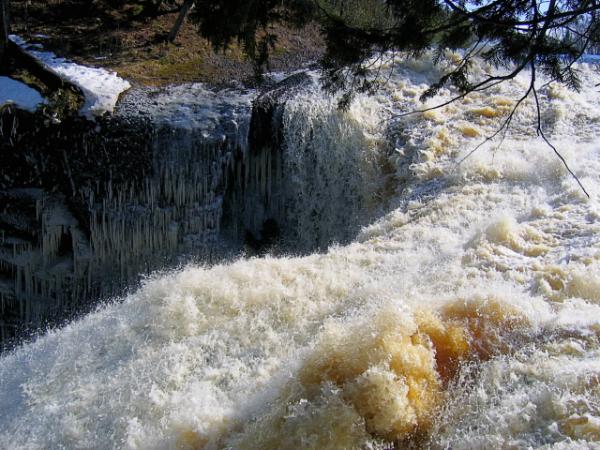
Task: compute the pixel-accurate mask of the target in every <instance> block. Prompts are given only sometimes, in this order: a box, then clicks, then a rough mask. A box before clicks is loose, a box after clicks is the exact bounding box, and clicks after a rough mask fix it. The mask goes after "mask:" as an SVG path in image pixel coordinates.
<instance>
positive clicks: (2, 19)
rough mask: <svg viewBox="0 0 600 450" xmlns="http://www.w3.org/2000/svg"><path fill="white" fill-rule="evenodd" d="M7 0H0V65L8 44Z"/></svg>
mask: <svg viewBox="0 0 600 450" xmlns="http://www.w3.org/2000/svg"><path fill="white" fill-rule="evenodd" d="M8 24H9V22H8V0H0V65H2V64H3V61H4V54H5V50H6V46H7V44H8V31H9V29H8Z"/></svg>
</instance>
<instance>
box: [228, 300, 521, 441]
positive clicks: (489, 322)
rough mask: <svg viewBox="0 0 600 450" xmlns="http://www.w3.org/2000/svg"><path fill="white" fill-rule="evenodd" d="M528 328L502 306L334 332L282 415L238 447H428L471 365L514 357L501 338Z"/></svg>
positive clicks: (263, 421)
mask: <svg viewBox="0 0 600 450" xmlns="http://www.w3.org/2000/svg"><path fill="white" fill-rule="evenodd" d="M525 324H526V320H525V319H524V317H523V316H522V315H520V314H519V312H518V311H517V310H516V309H514V308H513V307H511V306H508V305H506V304H505V303H503V302H502V301H501V300H498V299H495V298H474V299H469V300H463V299H461V300H457V301H455V302H451V303H449V304H448V305H447V306H446V307H445V308H444V309H443V310H441V311H433V310H428V309H421V310H418V311H416V312H415V313H414V314H410V313H407V312H405V313H401V312H399V311H397V310H392V309H390V310H385V309H384V310H383V311H380V312H379V313H377V314H376V315H375V316H373V317H370V318H368V319H362V320H359V321H357V322H356V323H354V324H353V325H352V326H351V327H349V328H348V327H346V326H344V325H343V324H340V323H333V324H329V325H328V326H327V327H326V329H325V330H324V332H323V334H322V336H321V339H320V340H319V342H318V344H317V345H316V347H315V348H314V349H313V351H312V352H311V353H310V354H309V355H308V357H307V358H306V360H305V361H304V363H303V364H302V366H301V368H300V370H299V372H298V375H297V377H296V378H294V379H293V380H292V381H291V382H290V383H288V385H286V386H285V387H284V388H283V390H282V392H281V394H280V397H279V398H278V399H277V400H276V401H275V402H273V406H274V409H273V410H272V411H270V412H269V413H267V414H265V415H263V416H261V417H259V418H258V419H257V420H256V421H253V422H251V423H250V424H249V425H247V426H246V428H245V429H244V430H243V431H242V432H240V433H238V434H237V435H235V436H234V437H233V442H234V445H232V446H231V447H232V448H253V447H254V448H265V449H267V448H273V449H275V448H307V449H308V448H314V449H317V448H319V449H339V448H348V449H351V448H356V449H359V448H365V445H366V443H369V445H370V446H375V447H377V446H379V445H382V446H384V445H385V443H388V444H389V443H390V442H394V443H401V442H408V441H409V440H411V441H412V442H420V441H423V439H425V438H426V437H427V435H428V432H429V430H430V428H431V427H432V424H433V423H434V421H435V417H436V412H437V411H438V410H439V409H440V407H441V406H442V405H443V403H444V399H445V395H446V392H445V391H446V388H447V386H448V383H449V381H450V380H451V379H453V378H454V377H455V376H456V374H457V373H458V371H459V368H460V364H461V362H463V361H466V360H470V359H473V358H476V359H481V358H484V359H485V358H489V357H491V356H492V355H493V354H494V353H497V352H499V351H502V350H505V348H504V347H503V346H502V345H501V341H500V340H499V338H498V336H499V335H500V334H502V333H504V332H510V331H514V330H515V329H516V327H518V326H523V325H525Z"/></svg>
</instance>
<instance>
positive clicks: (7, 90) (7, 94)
mask: <svg viewBox="0 0 600 450" xmlns="http://www.w3.org/2000/svg"><path fill="white" fill-rule="evenodd" d="M8 103H12V104H15V105H17V106H18V107H19V108H22V109H26V110H27V111H32V112H33V111H35V109H36V108H37V106H38V105H39V104H40V103H44V99H43V98H42V96H41V95H40V93H39V92H38V91H36V90H35V89H33V88H31V87H29V86H27V85H26V84H25V83H21V82H20V81H17V80H13V79H12V78H8V77H0V106H3V105H6V104H8Z"/></svg>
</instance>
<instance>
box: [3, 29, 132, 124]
mask: <svg viewBox="0 0 600 450" xmlns="http://www.w3.org/2000/svg"><path fill="white" fill-rule="evenodd" d="M10 39H11V40H12V41H13V42H15V43H17V44H18V45H20V46H21V47H22V48H24V49H25V50H27V51H28V52H29V53H30V54H31V55H33V56H35V57H36V58H37V59H38V60H40V61H41V62H42V63H43V64H44V65H46V66H47V67H49V68H51V69H52V70H54V71H55V72H56V73H58V74H59V75H61V76H62V77H64V78H65V79H66V80H68V81H70V82H71V83H73V84H75V85H76V86H78V87H79V88H80V89H81V90H82V91H83V93H84V95H85V104H84V105H83V107H82V108H81V111H80V113H81V114H82V115H84V116H85V117H87V118H88V119H93V118H94V117H95V116H101V115H102V114H104V113H106V112H112V111H113V109H114V107H115V105H116V103H117V100H118V99H119V95H120V94H121V93H122V92H124V91H126V90H127V89H129V88H130V87H131V85H130V84H129V82H128V81H126V80H124V79H122V78H120V77H119V76H118V75H117V74H116V72H109V71H107V70H105V69H100V68H95V67H87V66H82V65H79V64H76V63H74V62H70V61H68V60H66V59H64V58H59V57H57V56H56V55H55V54H54V53H52V52H46V51H39V50H35V48H39V45H32V44H28V43H27V42H25V41H24V40H23V39H21V38H20V37H19V36H15V35H11V36H10Z"/></svg>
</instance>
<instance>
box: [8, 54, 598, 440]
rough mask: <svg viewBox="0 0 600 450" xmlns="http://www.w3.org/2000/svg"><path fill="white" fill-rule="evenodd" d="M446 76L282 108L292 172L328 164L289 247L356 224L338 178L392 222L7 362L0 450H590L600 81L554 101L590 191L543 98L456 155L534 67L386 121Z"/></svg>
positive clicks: (310, 190)
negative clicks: (340, 222)
mask: <svg viewBox="0 0 600 450" xmlns="http://www.w3.org/2000/svg"><path fill="white" fill-rule="evenodd" d="M450 60H451V58H450ZM437 70H438V69H435V68H434V67H433V66H432V64H431V63H430V62H429V61H427V59H423V60H419V61H416V62H413V63H400V67H399V68H398V69H397V70H396V72H395V75H394V76H393V78H392V80H391V81H390V82H389V83H388V84H387V85H386V87H385V89H384V91H382V92H381V93H380V94H379V95H378V96H375V97H360V98H358V99H357V100H356V101H355V102H354V103H353V105H352V107H351V108H350V110H349V111H347V112H339V111H337V110H336V109H335V104H334V103H333V102H331V101H330V100H328V99H326V98H324V97H323V96H322V94H321V93H320V92H319V91H318V90H317V89H310V88H307V89H305V90H304V91H303V92H301V93H299V94H297V95H296V96H295V98H294V99H293V100H291V101H290V102H288V104H287V106H286V110H285V113H284V117H283V124H284V131H285V134H286V140H287V144H286V151H287V152H288V153H290V155H291V156H288V160H287V161H288V163H289V164H296V166H297V167H302V161H303V158H306V155H310V157H311V158H313V159H318V160H319V161H322V162H323V163H322V164H320V165H319V170H321V171H322V172H323V173H322V174H318V175H317V174H314V173H303V172H302V170H297V171H296V173H297V174H298V175H297V177H296V178H292V179H290V180H288V181H289V183H290V186H292V187H293V189H292V191H293V192H295V193H296V196H297V198H298V199H299V200H298V201H297V203H295V205H296V208H297V213H296V216H295V217H288V220H289V221H291V222H293V221H296V222H298V224H299V225H297V227H296V228H295V229H296V230H297V232H298V236H297V238H298V239H309V240H310V239H313V238H311V237H310V234H311V233H315V230H314V227H315V224H314V223H313V222H310V220H309V219H310V217H311V215H310V211H307V210H306V208H307V207H308V206H310V202H311V201H313V200H312V199H314V198H315V196H320V204H327V205H328V208H329V209H327V208H325V209H321V210H320V211H321V212H320V213H319V215H318V216H319V217H318V218H317V219H315V221H316V220H321V219H322V221H321V222H320V226H322V227H329V228H332V227H335V223H336V220H337V219H336V218H337V217H341V216H343V215H345V214H346V215H352V216H354V215H356V216H358V215H360V212H359V211H343V210H341V209H340V205H339V204H338V203H337V202H336V201H335V198H336V196H337V195H338V194H337V191H338V190H339V186H341V185H342V184H343V185H346V186H348V185H350V186H355V191H356V195H357V196H360V198H361V199H363V200H364V201H363V200H361V202H359V203H360V204H361V205H363V206H364V208H365V209H369V208H372V209H377V208H379V207H380V205H382V204H384V203H385V204H387V205H388V206H389V205H391V212H389V213H388V214H387V215H385V216H384V217H383V218H381V219H379V220H378V221H376V223H373V224H372V225H370V226H368V227H366V228H364V229H363V230H362V232H361V233H360V234H359V236H358V237H357V238H356V239H355V240H354V242H352V243H350V244H348V245H345V246H334V247H331V248H330V249H329V250H328V251H327V252H325V253H318V254H312V255H309V256H304V257H269V256H267V257H264V258H254V259H240V260H238V261H236V262H233V263H230V264H223V265H216V266H213V267H200V266H191V267H187V268H186V269H185V270H181V271H177V272H174V273H171V274H167V275H164V274H163V275H157V276H155V277H154V278H152V279H150V280H148V281H147V282H146V283H145V284H144V285H143V286H142V287H141V288H140V289H139V290H138V291H137V292H136V293H134V294H132V295H129V296H127V297H126V298H124V299H122V301H119V302H115V303H113V304H108V305H106V306H103V307H101V308H100V309H98V310H97V311H96V312H94V313H92V314H89V315H88V316H86V317H83V318H82V319H80V320H78V321H76V322H74V323H72V324H70V325H68V326H66V327H64V328H62V329H60V330H56V331H51V332H49V333H47V334H46V335H45V336H43V337H40V338H39V339H38V340H37V341H36V342H34V343H31V344H26V345H23V346H22V347H20V348H18V349H16V350H15V351H13V352H12V353H10V354H7V355H5V356H3V357H2V359H0V448H127V449H151V448H156V449H166V448H185V449H215V448H231V449H301V448H302V449H342V448H345V449H366V448H381V449H385V448H407V447H415V448H453V449H460V448H465V449H467V448H468V449H475V448H481V449H489V448H557V449H558V448H561V449H562V448H592V447H593V448H600V358H599V356H600V126H599V125H600V94H599V93H598V89H599V88H598V87H597V86H596V87H595V85H597V84H598V82H600V75H598V74H597V68H595V67H594V66H581V67H580V71H581V78H582V82H583V90H582V91H581V92H580V93H577V92H573V91H570V90H568V89H566V88H564V87H561V86H557V85H550V86H545V87H543V88H541V90H540V94H541V99H542V102H543V121H544V124H545V131H546V134H547V135H549V136H550V137H551V139H552V141H553V143H554V144H555V145H556V146H557V148H558V149H559V150H560V151H561V153H562V154H563V155H564V156H565V158H566V160H567V161H568V163H569V164H570V167H571V168H572V169H573V170H574V172H575V173H576V174H577V175H578V177H579V178H580V180H581V182H582V183H583V184H584V186H585V187H586V188H587V190H588V192H589V193H590V195H591V199H587V198H586V197H585V195H584V194H583V192H582V191H581V189H580V188H579V187H578V186H577V184H576V183H575V181H574V180H573V178H572V177H570V175H569V174H568V173H567V172H566V170H565V169H564V167H563V165H562V163H561V162H560V160H559V159H558V158H557V157H556V156H555V155H554V154H553V152H552V150H551V149H550V148H549V147H547V146H546V145H545V144H544V143H543V142H542V141H541V139H540V138H538V137H537V136H536V135H535V129H534V122H535V111H534V108H533V101H530V100H528V101H526V102H525V103H524V104H523V105H522V107H521V108H520V109H519V110H518V112H517V115H516V118H515V120H514V122H513V128H512V131H511V132H510V133H509V135H508V136H507V137H506V139H505V140H504V142H503V143H502V145H501V146H500V147H499V146H498V142H492V143H490V144H486V145H485V146H483V147H482V148H480V149H479V150H478V151H477V152H475V153H474V154H473V155H471V156H470V157H469V158H467V159H466V160H465V161H464V162H462V163H461V164H457V163H458V161H460V160H461V158H462V157H464V156H465V155H466V154H467V153H468V152H469V151H470V150H471V149H473V148H474V147H475V146H476V145H477V144H478V143H479V142H480V141H481V140H482V139H483V138H484V137H485V136H486V135H489V134H491V133H493V132H494V131H495V130H496V129H497V128H498V127H499V126H500V124H501V123H502V121H503V120H504V119H505V118H506V115H507V114H508V113H509V111H510V110H511V108H512V106H513V105H514V102H515V100H516V99H517V98H518V97H519V96H520V95H522V93H523V92H525V90H526V89H527V87H528V81H529V79H528V76H527V74H523V75H521V76H520V77H518V78H517V79H515V80H513V81H511V82H509V83H505V84H503V85H500V86H496V87H494V88H492V89H490V90H488V91H485V92H483V93H479V94H473V95H471V96H469V97H467V98H466V99H464V100H462V101H460V102H457V103H453V104H451V105H449V106H447V107H445V108H443V109H439V110H435V111H430V112H427V113H424V114H418V115H412V116H406V117H397V118H396V119H394V118H393V114H394V113H397V112H401V111H407V110H411V109H417V108H420V107H422V105H420V103H419V101H418V98H419V95H420V93H421V92H423V90H424V89H425V88H426V86H427V83H428V82H430V81H432V80H435V79H436V77H437V76H439V72H438V71H437ZM474 70H475V71H479V72H481V73H485V72H486V71H491V70H493V69H492V68H490V67H486V66H485V65H483V64H481V65H479V66H477V67H475V68H474ZM452 94H453V93H452V92H451V91H444V92H442V94H441V97H438V98H436V99H435V100H432V101H431V104H432V105H433V104H434V102H440V101H443V100H444V99H445V98H450V96H451V95H452ZM383 118H387V119H386V120H383V121H382V120H381V119H383ZM315 133H316V134H315ZM309 135H311V137H310V139H308V136H309ZM315 135H317V136H318V138H315V137H314V136H315ZM294 152H297V153H296V154H295V156H296V159H295V160H294V159H293V157H292V156H294ZM294 161H296V162H294ZM349 177H350V178H351V180H350V181H351V182H349V181H348V178H349ZM311 178H312V179H311ZM307 180H311V181H310V183H308V182H307ZM324 180H325V181H324ZM314 183H323V184H322V185H320V186H318V187H317V188H315V186H316V185H315V184H314ZM338 183H339V184H338ZM328 196H331V199H330V200H328ZM357 220H360V217H357ZM302 221H305V222H302ZM303 223H304V225H302V224H303ZM303 230H304V231H303ZM303 233H306V234H307V236H304V235H303Z"/></svg>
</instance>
